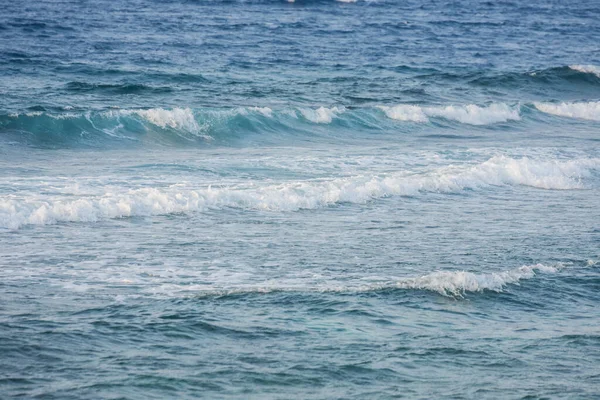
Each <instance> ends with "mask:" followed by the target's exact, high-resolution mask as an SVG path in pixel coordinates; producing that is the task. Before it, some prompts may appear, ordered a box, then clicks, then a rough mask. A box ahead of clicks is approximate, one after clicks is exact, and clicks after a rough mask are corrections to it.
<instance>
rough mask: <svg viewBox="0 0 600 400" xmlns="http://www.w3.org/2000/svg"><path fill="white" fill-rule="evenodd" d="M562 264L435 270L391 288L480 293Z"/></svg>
mask: <svg viewBox="0 0 600 400" xmlns="http://www.w3.org/2000/svg"><path fill="white" fill-rule="evenodd" d="M562 267H563V265H562V264H558V265H557V266H546V265H543V264H536V265H524V266H522V267H520V268H516V269H512V270H508V271H502V272H497V273H490V274H476V273H473V272H467V271H437V272H433V273H431V274H429V275H424V276H421V277H417V278H407V279H403V280H400V281H398V282H397V283H396V284H394V285H392V286H391V287H392V288H393V287H396V288H399V289H419V290H430V291H433V292H437V293H440V294H442V295H451V296H462V295H464V294H465V292H483V291H485V290H489V291H494V292H501V291H502V290H503V289H504V288H505V287H506V286H507V285H510V284H518V283H519V281H521V280H524V279H531V278H533V277H534V276H535V275H536V274H537V273H556V272H558V271H559V269H560V268H562Z"/></svg>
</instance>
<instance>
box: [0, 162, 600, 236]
mask: <svg viewBox="0 0 600 400" xmlns="http://www.w3.org/2000/svg"><path fill="white" fill-rule="evenodd" d="M598 168H600V160H599V159H581V160H569V161H556V160H553V161H543V160H532V159H529V158H521V159H515V158H510V157H506V156H496V157H492V158H490V159H489V160H487V161H485V162H483V163H480V164H473V165H463V166H456V167H455V166H448V167H443V168H438V169H435V170H433V171H430V172H427V173H420V174H416V173H411V172H408V171H400V172H397V173H392V174H386V175H371V176H369V175H362V176H353V177H346V178H337V179H330V180H308V181H293V182H285V183H281V184H277V185H266V186H256V185H250V186H226V187H219V188H216V187H208V188H200V189H196V190H191V189H187V190H183V189H182V188H181V187H179V186H177V185H174V186H171V187H166V188H160V189H159V188H142V189H130V190H126V189H122V190H121V191H115V190H112V191H111V192H106V193H105V194H104V195H100V196H85V197H80V198H78V199H76V200H72V198H69V197H66V198H56V197H53V198H44V197H24V198H23V197H15V196H14V195H11V196H8V197H4V198H0V227H4V228H9V229H18V228H20V227H22V226H23V225H29V224H34V225H44V224H53V223H57V222H68V221H73V222H75V221H82V222H93V221H98V220H101V219H110V218H122V217H131V216H150V215H161V214H171V213H182V212H195V211H205V210H208V209H220V208H224V207H233V208H241V209H248V210H265V211H284V212H289V211H297V210H300V209H315V208H320V207H326V206H331V205H335V204H340V203H356V204H361V203H365V202H367V201H370V200H372V199H377V198H382V197H387V196H415V195H418V194H419V193H426V192H436V193H453V192H458V191H461V190H465V189H472V190H473V189H477V188H481V187H487V186H502V185H525V186H531V187H535V188H540V189H556V190H567V189H582V188H584V187H585V186H584V184H583V182H582V179H584V178H586V177H589V176H590V175H591V171H592V170H595V169H598Z"/></svg>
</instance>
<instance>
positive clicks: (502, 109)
mask: <svg viewBox="0 0 600 400" xmlns="http://www.w3.org/2000/svg"><path fill="white" fill-rule="evenodd" d="M379 108H380V109H382V110H383V111H384V112H385V115H387V116H388V117H389V118H392V119H396V120H399V121H412V122H428V121H429V118H432V117H439V118H444V119H448V120H452V121H457V122H460V123H463V124H469V125H489V124H495V123H499V122H507V121H511V120H512V121H518V120H520V119H521V116H520V115H519V110H518V108H512V107H510V106H508V105H507V104H504V103H495V104H491V105H489V106H487V107H480V106H477V105H475V104H469V105H465V106H445V107H420V106H415V105H398V106H394V107H387V106H380V107H379Z"/></svg>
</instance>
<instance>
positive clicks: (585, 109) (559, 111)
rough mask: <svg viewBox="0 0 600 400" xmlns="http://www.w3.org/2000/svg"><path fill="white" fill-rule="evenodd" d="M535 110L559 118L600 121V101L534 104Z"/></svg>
mask: <svg viewBox="0 0 600 400" xmlns="http://www.w3.org/2000/svg"><path fill="white" fill-rule="evenodd" d="M534 105H535V108H537V109H538V110H540V111H541V112H544V113H546V114H552V115H556V116H559V117H568V118H579V119H587V120H591V121H600V101H590V102H581V103H559V104H555V103H534Z"/></svg>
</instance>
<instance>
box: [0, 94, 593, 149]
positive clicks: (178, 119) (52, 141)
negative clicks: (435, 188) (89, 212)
mask: <svg viewBox="0 0 600 400" xmlns="http://www.w3.org/2000/svg"><path fill="white" fill-rule="evenodd" d="M532 110H538V111H540V112H543V113H547V114H554V115H558V116H566V117H573V118H580V119H587V120H593V121H597V120H600V102H593V101H592V102H575V103H560V104H556V103H550V102H536V103H533V104H525V105H521V104H519V103H515V104H507V103H491V104H488V105H477V104H464V105H439V106H434V105H431V106H427V105H416V104H398V105H393V106H390V105H380V106H376V107H362V108H346V107H344V106H333V107H313V108H311V107H288V108H279V109H272V108H270V107H256V106H255V107H231V108H201V109H192V108H189V107H175V108H148V109H142V108H139V109H117V108H115V109H108V110H98V111H78V110H76V109H72V108H71V109H66V108H65V109H62V110H61V111H58V112H49V111H47V110H44V109H40V108H32V109H30V110H28V111H26V112H23V113H13V114H4V115H2V114H0V141H8V142H15V143H22V144H25V145H31V146H40V147H63V146H66V147H69V146H92V147H98V146H100V147H101V146H102V145H105V144H106V145H110V144H111V143H115V144H116V143H118V144H122V143H124V142H125V143H133V144H136V143H137V144H157V145H181V144H183V145H188V144H190V143H192V144H194V143H197V144H206V143H209V142H210V143H230V142H231V141H235V140H237V139H241V138H244V137H247V136H248V135H252V134H261V137H260V139H261V140H267V141H268V140H269V138H277V137H281V136H282V134H285V135H290V136H294V135H298V136H297V137H300V136H302V135H304V136H306V138H307V140H308V139H309V138H310V137H312V136H315V135H321V136H325V137H329V136H331V135H332V134H336V133H339V134H341V135H342V137H348V136H350V135H357V134H362V133H364V132H370V131H376V132H390V131H393V130H394V129H395V128H397V125H398V123H399V122H401V123H409V124H421V125H422V124H428V123H436V124H438V127H439V124H440V123H441V122H442V121H448V122H450V124H445V126H443V128H444V129H458V128H459V126H460V125H471V126H481V127H485V126H493V125H495V124H507V123H517V122H519V121H521V120H522V119H523V118H527V117H529V116H531V111H532ZM538 122H539V120H538ZM319 126H323V128H325V127H327V129H322V128H320V127H319ZM407 127H409V128H410V129H412V128H413V127H414V125H413V126H411V125H407ZM270 133H272V134H274V135H269V134H270ZM263 134H264V135H263Z"/></svg>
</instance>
